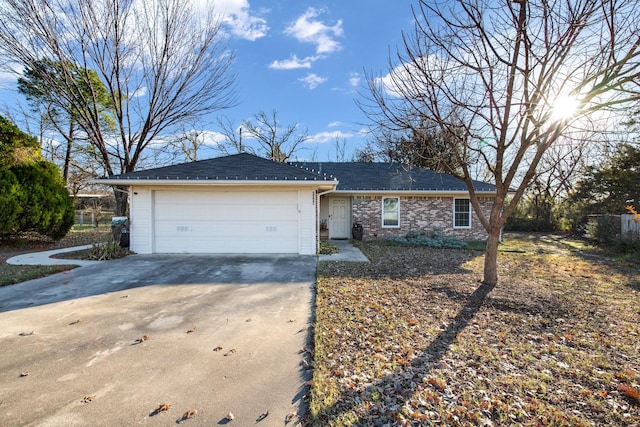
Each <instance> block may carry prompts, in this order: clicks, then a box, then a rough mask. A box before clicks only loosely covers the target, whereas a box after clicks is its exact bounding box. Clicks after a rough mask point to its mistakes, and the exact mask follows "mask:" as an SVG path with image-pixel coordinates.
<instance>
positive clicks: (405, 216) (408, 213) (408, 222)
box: [352, 196, 493, 240]
mask: <svg viewBox="0 0 640 427" xmlns="http://www.w3.org/2000/svg"><path fill="white" fill-rule="evenodd" d="M385 197H395V196H385ZM492 203H493V199H492V198H489V197H482V198H480V205H481V206H482V210H483V212H485V215H487V216H488V215H489V213H490V211H491V205H492ZM471 210H472V215H471V228H455V229H454V228H453V197H426V196H400V227H399V228H383V227H382V196H354V197H353V198H352V222H353V223H354V224H355V223H360V224H362V229H363V234H364V239H365V240H366V239H380V238H383V239H385V238H389V237H394V236H404V235H405V234H406V233H407V232H408V231H427V232H428V231H431V230H434V229H439V230H441V231H443V232H444V234H445V235H447V236H455V237H457V238H459V239H463V240H471V239H480V240H482V239H486V237H487V233H486V231H485V230H484V228H483V227H482V224H480V221H479V220H478V217H477V215H476V213H475V212H473V207H472V208H471Z"/></svg>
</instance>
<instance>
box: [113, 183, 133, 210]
mask: <svg viewBox="0 0 640 427" xmlns="http://www.w3.org/2000/svg"><path fill="white" fill-rule="evenodd" d="M113 194H114V196H115V198H116V212H115V216H126V215H127V207H128V205H127V200H128V199H129V187H124V186H116V187H113Z"/></svg>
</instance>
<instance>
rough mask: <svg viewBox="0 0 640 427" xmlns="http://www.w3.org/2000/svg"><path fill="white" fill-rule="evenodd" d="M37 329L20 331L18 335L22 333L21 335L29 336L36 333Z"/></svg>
mask: <svg viewBox="0 0 640 427" xmlns="http://www.w3.org/2000/svg"><path fill="white" fill-rule="evenodd" d="M35 333H36V331H31V332H20V333H19V334H18V335H20V336H21V337H28V336H29V335H33V334H35Z"/></svg>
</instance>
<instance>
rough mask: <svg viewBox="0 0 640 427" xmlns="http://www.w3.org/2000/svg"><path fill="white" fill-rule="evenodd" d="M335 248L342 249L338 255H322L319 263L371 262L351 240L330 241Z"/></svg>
mask: <svg viewBox="0 0 640 427" xmlns="http://www.w3.org/2000/svg"><path fill="white" fill-rule="evenodd" d="M329 243H331V244H332V245H334V246H337V247H338V248H339V249H340V252H338V253H337V254H331V255H320V257H319V261H349V262H369V258H367V257H366V256H365V254H363V253H362V251H361V250H360V249H358V248H356V247H355V246H353V244H352V243H351V241H349V240H329Z"/></svg>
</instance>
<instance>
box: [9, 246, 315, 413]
mask: <svg viewBox="0 0 640 427" xmlns="http://www.w3.org/2000/svg"><path fill="white" fill-rule="evenodd" d="M315 267H316V258H315V257H303V256H258V255H256V256H219V255H215V256H214V255H211V256H195V255H132V256H129V257H127V258H123V259H119V260H113V261H106V262H104V263H100V264H98V265H92V266H86V267H81V268H78V269H75V270H71V271H67V272H64V273H60V274H56V275H53V276H49V277H46V278H42V279H36V280H32V281H28V282H24V283H20V284H17V285H12V286H7V287H4V288H0V306H1V308H0V348H2V352H0V425H31V424H35V425H52V426H55V425H60V426H62V425H65V426H66V425H105V426H106V425H138V424H141V423H142V424H144V423H148V422H151V421H152V422H153V424H154V425H175V424H176V421H177V420H179V419H180V418H181V417H182V416H183V415H185V414H186V413H188V412H189V411H197V414H196V415H195V416H194V417H193V418H190V419H188V421H187V422H188V424H189V425H190V426H199V425H214V424H215V423H217V422H218V421H220V420H221V419H224V417H226V416H227V414H228V413H229V412H232V413H233V414H234V417H235V419H234V421H233V423H234V424H237V425H254V424H256V420H258V419H261V420H262V421H260V423H261V424H263V425H284V424H285V419H286V418H291V417H293V420H292V421H295V420H296V416H297V415H300V414H301V413H302V412H304V411H305V410H306V408H305V407H304V404H303V402H302V397H303V396H304V394H305V393H306V380H307V379H308V371H307V369H308V368H307V366H308V364H307V361H306V360H305V358H306V354H305V353H304V351H303V349H304V348H305V347H306V346H307V344H308V341H309V333H308V330H309V329H308V326H309V325H310V322H311V302H312V297H313V294H312V290H313V284H314V281H315ZM163 403H166V404H169V405H170V406H169V409H168V410H167V411H156V410H157V409H158V408H159V406H160V404H163ZM154 411H155V414H154V416H153V417H152V418H151V419H150V414H152V413H154ZM192 413H193V412H192ZM265 414H267V415H266V417H265ZM261 417H262V418H261Z"/></svg>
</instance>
